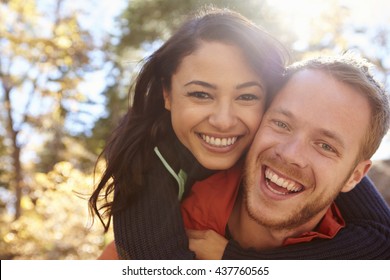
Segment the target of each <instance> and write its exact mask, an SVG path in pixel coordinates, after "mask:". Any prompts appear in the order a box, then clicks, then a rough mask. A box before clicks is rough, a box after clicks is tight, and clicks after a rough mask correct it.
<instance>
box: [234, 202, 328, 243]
mask: <svg viewBox="0 0 390 280" xmlns="http://www.w3.org/2000/svg"><path fill="white" fill-rule="evenodd" d="M325 212H326V210H325V211H324V212H321V213H320V214H319V215H317V216H316V217H315V218H313V219H312V220H310V221H309V222H308V223H305V224H304V225H301V226H299V227H297V228H293V229H287V230H285V229H282V230H279V229H272V228H267V227H266V226H264V225H260V224H259V223H257V222H256V221H255V220H254V219H253V218H251V217H250V216H249V214H248V211H247V208H246V206H245V203H244V200H243V199H242V195H239V196H238V197H237V200H236V203H235V205H234V208H233V211H232V213H231V215H230V218H229V221H228V226H229V231H230V234H231V235H232V237H233V239H234V240H235V241H237V242H238V243H239V244H240V246H241V247H243V248H254V249H256V250H265V249H271V248H276V247H280V246H282V245H283V242H284V241H285V240H286V239H287V238H289V237H297V236H300V235H301V234H302V233H304V232H308V231H312V230H313V229H314V228H315V227H316V226H317V224H318V223H319V222H320V221H321V219H322V217H323V216H324V214H325Z"/></svg>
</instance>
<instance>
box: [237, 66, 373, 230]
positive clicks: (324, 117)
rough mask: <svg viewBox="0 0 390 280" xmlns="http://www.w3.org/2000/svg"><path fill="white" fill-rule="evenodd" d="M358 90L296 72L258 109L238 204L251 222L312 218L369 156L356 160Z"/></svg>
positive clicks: (363, 115) (363, 109)
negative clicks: (257, 125) (258, 118)
mask: <svg viewBox="0 0 390 280" xmlns="http://www.w3.org/2000/svg"><path fill="white" fill-rule="evenodd" d="M369 119H370V107H369V104H368V101H367V100H366V99H365V97H364V96H363V95H362V94H360V93H359V92H357V91H356V90H355V89H353V88H352V87H350V86H349V85H347V84H344V83H341V82H339V81H337V80H335V79H333V78H332V77H331V76H330V75H328V74H326V73H324V72H322V71H319V70H302V71H300V72H298V73H296V74H295V75H294V76H293V77H292V78H291V79H290V81H289V82H288V83H287V84H286V85H285V86H284V88H283V89H282V90H281V91H280V92H279V93H278V95H277V96H276V97H275V99H274V101H273V102H272V104H271V106H270V108H269V110H268V111H267V112H266V114H265V115H264V118H263V121H262V123H261V125H260V128H259V130H258V132H257V134H256V136H255V139H254V142H253V144H252V147H251V149H250V151H249V153H248V156H247V163H246V173H245V194H244V197H245V198H246V207H247V210H248V212H249V215H250V216H251V217H252V218H253V219H254V220H256V221H257V223H259V224H262V225H265V226H267V227H270V228H274V229H293V228H297V227H299V226H301V225H305V224H308V223H310V222H313V221H314V220H315V221H318V220H319V219H320V218H321V217H322V215H323V214H324V213H325V212H326V210H327V208H328V206H329V205H330V204H331V203H332V201H333V200H334V198H335V197H336V196H337V195H338V193H339V192H340V191H349V190H351V189H352V188H353V187H354V186H355V185H356V184H357V183H358V182H359V181H360V179H361V178H362V177H363V176H364V175H365V173H366V172H367V171H368V169H369V167H370V165H371V161H369V160H366V161H361V162H357V158H358V153H359V149H360V145H361V143H362V141H363V138H364V135H365V132H366V130H367V129H368V126H369Z"/></svg>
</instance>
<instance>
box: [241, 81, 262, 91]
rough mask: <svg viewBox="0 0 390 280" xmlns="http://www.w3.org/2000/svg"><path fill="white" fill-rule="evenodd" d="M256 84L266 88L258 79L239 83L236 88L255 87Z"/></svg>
mask: <svg viewBox="0 0 390 280" xmlns="http://www.w3.org/2000/svg"><path fill="white" fill-rule="evenodd" d="M254 86H256V87H259V88H261V89H264V87H263V85H262V84H261V83H259V82H256V81H250V82H246V83H242V84H239V85H237V86H236V89H243V88H247V87H254Z"/></svg>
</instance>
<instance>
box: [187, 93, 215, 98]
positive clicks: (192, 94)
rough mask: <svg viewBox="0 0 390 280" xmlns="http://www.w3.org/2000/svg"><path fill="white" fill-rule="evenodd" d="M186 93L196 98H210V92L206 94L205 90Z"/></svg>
mask: <svg viewBox="0 0 390 280" xmlns="http://www.w3.org/2000/svg"><path fill="white" fill-rule="evenodd" d="M187 95H188V96H190V97H195V98H198V99H209V98H211V97H210V94H208V93H207V92H203V91H192V92H189V93H187Z"/></svg>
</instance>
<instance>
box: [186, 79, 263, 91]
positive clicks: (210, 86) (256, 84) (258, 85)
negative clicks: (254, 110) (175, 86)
mask: <svg viewBox="0 0 390 280" xmlns="http://www.w3.org/2000/svg"><path fill="white" fill-rule="evenodd" d="M189 85H198V86H203V87H207V88H211V89H217V88H218V87H217V86H216V85H214V84H210V83H208V82H204V81H200V80H193V81H190V82H188V83H186V84H185V85H184V86H189ZM254 86H257V87H259V88H261V89H263V88H264V87H263V85H262V84H261V83H259V82H256V81H249V82H245V83H242V84H239V85H237V86H236V89H243V88H247V87H254Z"/></svg>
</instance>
